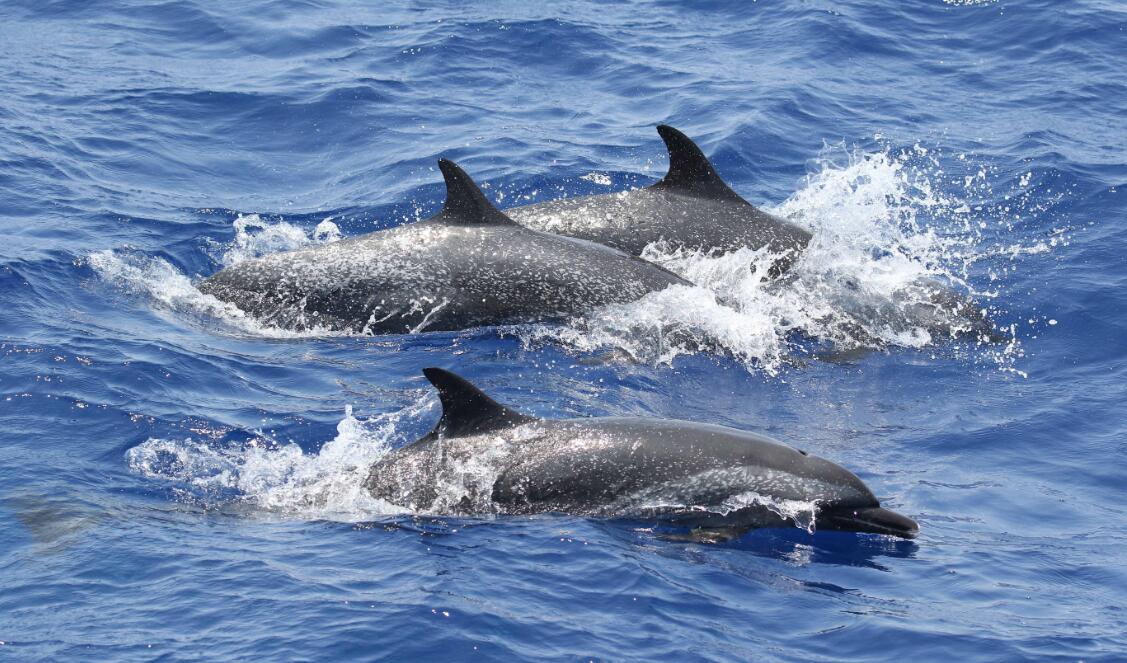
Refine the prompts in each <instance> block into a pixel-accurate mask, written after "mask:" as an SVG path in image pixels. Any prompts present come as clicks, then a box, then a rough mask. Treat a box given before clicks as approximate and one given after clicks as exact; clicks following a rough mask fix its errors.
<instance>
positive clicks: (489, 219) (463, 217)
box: [432, 159, 519, 226]
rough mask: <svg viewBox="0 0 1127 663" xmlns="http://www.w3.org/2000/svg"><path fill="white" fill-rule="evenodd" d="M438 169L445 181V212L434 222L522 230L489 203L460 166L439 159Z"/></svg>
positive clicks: (443, 208)
mask: <svg viewBox="0 0 1127 663" xmlns="http://www.w3.org/2000/svg"><path fill="white" fill-rule="evenodd" d="M438 168H439V170H441V171H442V177H443V178H444V179H445V180H446V203H445V204H444V205H443V207H442V211H441V212H439V213H438V215H436V216H434V217H432V218H434V219H437V220H441V221H443V222H446V223H451V224H455V225H465V226H470V225H473V226H482V225H504V226H519V224H517V222H516V221H513V220H512V219H510V218H509V217H507V216H505V214H504V213H503V212H501V210H499V209H497V207H496V206H494V205H493V203H491V202H489V199H488V198H486V197H485V194H483V193H482V192H481V189H480V188H478V186H477V184H475V183H474V181H473V178H471V177H470V176H469V175H467V174H466V171H464V170H462V169H461V167H459V166H458V164H456V163H454V162H453V161H450V160H449V159H439V160H438Z"/></svg>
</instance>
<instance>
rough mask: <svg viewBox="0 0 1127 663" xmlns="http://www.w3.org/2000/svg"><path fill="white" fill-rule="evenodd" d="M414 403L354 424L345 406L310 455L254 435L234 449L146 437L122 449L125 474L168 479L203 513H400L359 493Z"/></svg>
mask: <svg viewBox="0 0 1127 663" xmlns="http://www.w3.org/2000/svg"><path fill="white" fill-rule="evenodd" d="M433 401H434V399H433V398H429V397H427V398H421V399H420V400H419V401H417V402H416V403H414V404H413V405H411V406H409V407H407V408H406V409H404V410H401V411H399V412H395V413H392V414H386V415H379V416H376V417H373V418H372V419H369V420H366V421H361V420H359V419H357V418H355V417H354V416H353V414H352V408H351V407H349V408H348V409H347V410H346V412H345V416H344V418H343V419H342V420H341V421H340V423H339V424H337V434H336V437H334V438H333V439H332V440H330V441H328V442H326V443H325V444H324V445H323V446H322V447H321V449H320V451H318V452H317V453H315V454H307V453H305V452H303V451H302V449H301V447H299V446H298V445H296V444H292V443H290V444H278V443H276V442H274V441H273V440H270V439H268V438H265V437H257V438H255V439H252V440H251V441H249V442H246V443H242V444H239V445H235V446H216V445H214V444H208V443H204V442H199V441H195V440H192V439H185V440H169V439H159V438H152V439H149V440H146V441H145V442H143V443H141V444H139V445H137V446H136V447H133V448H131V449H129V450H128V451H127V452H126V462H127V465H128V467H129V469H130V470H131V471H133V472H136V473H138V474H140V475H142V476H146V477H150V478H156V479H163V480H166V481H171V482H173V483H174V484H176V485H177V486H178V487H179V488H180V492H181V498H182V499H185V500H187V501H192V502H197V503H202V504H204V505H205V506H208V507H210V508H216V507H223V506H225V505H231V504H239V505H242V506H244V507H250V508H251V509H252V510H256V511H263V512H269V513H273V514H276V515H280V516H284V517H298V518H301V519H323V520H336V521H341V522H359V521H363V520H370V519H372V518H374V517H378V516H382V515H388V514H398V513H403V512H404V509H402V508H401V507H398V506H395V505H391V504H388V503H386V502H383V501H380V500H377V499H374V498H373V497H371V495H370V494H369V493H368V492H367V491H366V490H364V489H363V481H364V479H365V477H367V475H368V470H369V468H370V467H371V465H372V463H374V462H376V461H377V460H379V459H380V458H381V457H382V456H383V455H384V454H386V453H387V452H388V451H389V450H390V449H391V448H393V447H394V446H398V445H402V444H404V443H406V442H408V440H405V439H403V438H402V435H401V433H400V432H399V431H400V430H401V428H402V427H400V426H398V425H397V424H398V423H399V422H400V421H401V420H404V419H414V418H417V417H418V416H420V415H421V414H423V413H424V412H426V411H428V410H429V409H431V408H432V407H433V405H434V403H433Z"/></svg>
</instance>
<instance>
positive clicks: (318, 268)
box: [199, 159, 688, 334]
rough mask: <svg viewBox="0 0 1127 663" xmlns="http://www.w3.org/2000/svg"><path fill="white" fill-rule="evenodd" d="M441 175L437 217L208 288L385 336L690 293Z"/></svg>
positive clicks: (455, 171)
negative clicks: (519, 217)
mask: <svg viewBox="0 0 1127 663" xmlns="http://www.w3.org/2000/svg"><path fill="white" fill-rule="evenodd" d="M439 167H440V169H441V171H442V175H443V177H444V178H445V181H446V203H445V206H444V207H443V208H442V210H441V211H440V212H439V213H438V214H436V215H434V216H432V217H430V218H428V219H425V220H423V221H418V222H415V223H411V224H406V225H403V226H399V227H396V228H392V229H388V230H381V231H377V232H373V233H368V234H366V235H361V236H358V237H354V238H350V239H345V240H341V241H338V242H333V243H330V244H323V245H319V246H316V247H311V248H303V249H298V250H295V251H288V252H285V253H278V254H273V255H268V256H265V257H262V258H258V259H254V260H248V261H245V262H241V263H238V264H236V265H233V266H231V267H228V268H226V269H224V270H222V271H220V272H218V273H216V274H215V275H213V276H211V277H210V278H208V279H205V280H204V281H202V282H201V283H200V285H199V289H200V290H201V291H202V292H204V293H205V294H210V295H214V296H215V297H217V298H219V299H220V300H223V301H225V302H229V303H231V304H234V305H235V306H237V307H238V308H239V309H241V310H242V311H243V312H245V313H247V314H249V315H251V316H253V317H255V318H257V319H259V320H260V321H262V322H264V323H267V324H270V325H272V326H275V327H279V328H283V329H290V330H296V331H303V330H324V331H345V332H352V333H363V334H379V333H407V332H421V331H434V330H458V329H465V328H470V327H478V326H486V325H501V324H513V323H521V322H532V321H545V320H553V319H559V318H565V317H568V316H573V315H579V314H583V313H586V312H589V311H591V310H593V309H595V308H597V307H600V306H603V305H607V304H616V303H624V302H629V301H633V300H636V299H638V298H640V297H642V296H643V295H645V294H647V293H650V292H654V291H657V290H662V289H664V288H666V287H669V286H674V285H688V282H687V281H685V280H684V279H682V278H681V277H679V276H677V275H675V274H673V273H672V272H669V271H667V270H665V269H663V268H661V267H658V266H657V265H654V264H652V263H649V262H646V261H644V260H641V259H640V258H637V257H634V256H629V255H626V254H624V253H622V252H621V251H618V250H616V249H613V248H608V247H605V246H602V245H599V244H596V243H593V242H589V241H585V240H582V239H575V238H570V237H563V236H561V235H555V234H550V233H546V232H540V231H537V230H532V229H529V228H526V227H524V226H521V225H519V224H517V223H515V222H514V221H513V220H512V219H510V218H509V217H508V216H506V215H505V214H503V213H502V212H500V211H499V210H498V209H497V208H496V207H494V206H493V204H492V203H490V202H489V201H488V200H487V199H486V197H485V196H484V195H483V194H482V192H481V190H480V189H479V188H478V187H477V185H476V184H474V182H473V180H471V179H470V177H469V175H467V174H466V173H465V172H464V171H463V170H462V169H461V168H459V167H458V166H457V165H456V164H455V163H454V162H452V161H448V160H445V159H443V160H440V161H439Z"/></svg>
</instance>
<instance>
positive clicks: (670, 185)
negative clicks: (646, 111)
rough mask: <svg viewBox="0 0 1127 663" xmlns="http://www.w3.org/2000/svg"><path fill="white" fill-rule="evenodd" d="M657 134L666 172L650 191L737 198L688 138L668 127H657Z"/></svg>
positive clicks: (666, 125)
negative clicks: (664, 150)
mask: <svg viewBox="0 0 1127 663" xmlns="http://www.w3.org/2000/svg"><path fill="white" fill-rule="evenodd" d="M657 132H658V133H659V134H661V139H662V140H663V141H665V147H666V148H667V149H668V150H669V172H668V173H666V175H665V177H664V178H662V180H661V181H660V182H658V183H657V184H655V185H654V187H656V188H662V189H675V190H684V191H692V192H696V193H706V194H709V195H713V196H724V197H731V196H735V197H737V198H739V196H738V194H736V192H734V191H732V189H731V188H729V187H728V185H727V184H726V183H725V182H724V180H722V179H720V176H719V175H717V174H716V170H715V169H714V168H713V167H712V163H711V162H710V161H709V160H708V157H706V156H704V152H702V151H701V149H700V148H699V147H697V144H696V143H694V142H693V141H692V140H690V139H689V137H688V136H686V135H685V134H683V133H681V132H680V131H678V130H676V129H674V128H673V127H671V126H669V125H668V124H662V125H658V127H657ZM741 200H742V199H741Z"/></svg>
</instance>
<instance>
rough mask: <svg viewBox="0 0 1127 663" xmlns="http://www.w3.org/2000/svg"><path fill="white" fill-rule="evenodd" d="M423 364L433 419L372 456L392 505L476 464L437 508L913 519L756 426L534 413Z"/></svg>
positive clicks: (816, 523)
mask: <svg viewBox="0 0 1127 663" xmlns="http://www.w3.org/2000/svg"><path fill="white" fill-rule="evenodd" d="M423 373H424V375H425V376H426V378H427V379H428V380H429V381H430V382H431V384H433V385H434V387H435V388H436V389H437V390H438V394H439V398H440V400H441V402H442V417H441V419H440V420H439V422H438V424H437V425H436V426H435V428H434V430H432V431H431V432H430V433H429V434H427V435H426V436H424V437H422V438H421V439H419V440H418V441H417V442H415V443H413V444H410V445H408V446H406V447H403V448H400V449H397V450H395V451H391V452H389V453H388V454H387V455H385V456H384V457H382V458H381V459H380V460H378V461H377V462H376V463H374V464H373V465H372V467H371V469H370V471H369V475H368V478H367V479H366V481H365V482H364V486H365V488H366V489H367V490H368V491H369V492H370V493H371V494H372V496H373V497H376V498H378V499H382V500H386V501H388V502H391V503H392V504H395V505H399V506H402V507H407V508H410V509H412V510H423V511H425V510H428V509H433V508H435V507H436V505H439V504H440V500H441V499H442V498H443V497H444V496H445V495H446V491H445V490H444V488H445V486H443V485H442V481H443V478H444V477H446V478H449V477H451V476H452V475H456V474H457V472H458V468H459V467H466V466H472V467H475V468H477V469H476V471H477V472H478V473H479V477H478V479H479V481H478V482H477V483H475V482H474V481H472V480H471V481H467V480H465V478H464V477H462V478H459V480H458V485H459V487H460V488H462V489H463V490H464V489H465V487H466V486H469V487H470V489H469V492H468V493H466V494H464V495H462V496H461V499H460V501H459V502H458V503H456V504H452V505H451V504H445V505H442V506H444V511H446V512H451V511H452V512H454V513H462V514H464V515H472V514H478V513H499V514H536V513H550V512H563V513H569V514H573V515H582V516H592V517H611V518H632V519H652V520H656V521H659V522H665V523H670V524H673V525H676V526H683V527H688V528H691V529H693V530H696V531H698V532H700V531H705V532H707V531H713V532H728V533H729V536H731V535H735V534H738V533H742V532H744V531H747V530H750V529H752V528H758V527H780V526H795V525H796V524H799V523H798V522H797V521H796V520H795V516H794V515H793V514H792V513H790V512H788V507H787V505H788V504H790V505H794V504H796V503H797V504H800V505H805V506H806V508H812V509H813V527H814V528H816V529H825V530H843V531H850V532H869V533H876V534H886V535H892V536H898V537H904V538H911V537H914V536H915V535H916V533H917V532H918V529H919V528H918V526H917V525H916V523H915V522H914V521H912V520H911V519H909V518H907V517H905V516H902V515H900V514H898V513H895V512H893V511H889V510H888V509H885V508H882V507H881V505H880V502H879V501H878V500H877V498H876V497H875V496H874V495H873V493H872V491H871V490H869V488H868V487H867V486H866V485H865V484H864V483H863V482H862V481H861V480H860V479H858V478H857V476H856V475H854V474H853V473H851V472H849V471H848V470H846V469H844V468H842V467H841V466H839V465H836V464H834V463H832V462H830V461H828V460H825V459H822V458H818V457H817V456H812V455H810V454H808V453H806V452H805V451H799V450H796V449H792V448H790V447H788V446H785V445H783V444H781V443H779V442H777V441H775V440H772V439H771V438H768V437H765V436H762V435H758V434H756V433H751V432H747V431H743V430H737V429H734V428H727V427H724V426H714V425H706V424H698V423H692V422H687V421H676V420H669V419H650V418H588V419H538V418H535V417H530V416H527V415H524V414H521V413H519V412H517V411H515V410H512V409H510V408H508V407H505V406H503V405H501V404H499V403H497V402H496V401H494V400H493V399H492V398H490V397H489V396H487V395H486V394H485V393H483V392H482V391H481V390H479V389H478V388H477V387H475V386H474V385H472V384H470V383H469V382H468V381H466V380H465V379H463V378H461V377H459V376H458V375H455V374H454V373H451V372H449V371H446V370H443V369H439V368H427V369H424V371H423ZM474 461H476V462H474ZM481 477H484V479H483V480H480V479H481ZM809 505H813V506H812V507H810V506H809ZM706 540H707V539H706Z"/></svg>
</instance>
